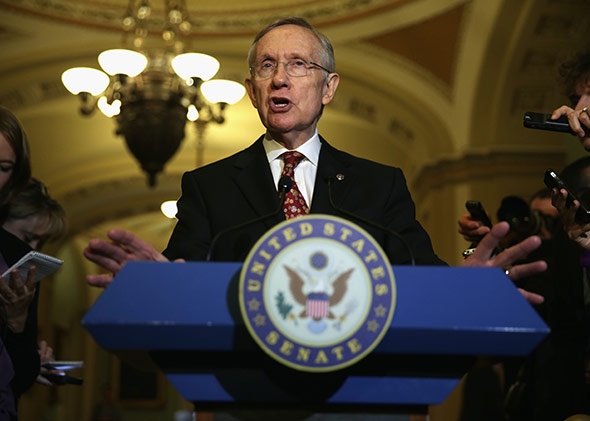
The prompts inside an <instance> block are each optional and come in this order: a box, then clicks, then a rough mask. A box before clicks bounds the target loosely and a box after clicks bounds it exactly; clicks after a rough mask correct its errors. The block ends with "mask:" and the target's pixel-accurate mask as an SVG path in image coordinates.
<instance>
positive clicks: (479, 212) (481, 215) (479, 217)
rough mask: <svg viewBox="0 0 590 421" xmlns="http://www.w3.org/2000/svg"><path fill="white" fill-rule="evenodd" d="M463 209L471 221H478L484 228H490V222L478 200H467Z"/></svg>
mask: <svg viewBox="0 0 590 421" xmlns="http://www.w3.org/2000/svg"><path fill="white" fill-rule="evenodd" d="M465 207H466V208H467V211H468V212H469V214H470V215H471V219H473V220H474V221H480V222H481V223H483V224H484V225H485V226H486V227H488V228H492V221H491V220H490V218H489V216H488V213H487V212H486V210H485V209H484V207H483V205H482V203H481V202H480V201H478V200H468V201H467V202H465Z"/></svg>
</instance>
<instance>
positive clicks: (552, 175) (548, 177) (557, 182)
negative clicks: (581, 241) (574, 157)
mask: <svg viewBox="0 0 590 421" xmlns="http://www.w3.org/2000/svg"><path fill="white" fill-rule="evenodd" d="M544 181H545V185H546V186H547V187H549V188H550V189H555V188H556V189H558V190H561V189H564V190H565V191H567V198H566V200H565V205H566V206H567V207H568V208H569V207H570V206H572V205H573V204H574V200H577V201H578V202H579V203H580V207H579V208H578V210H577V211H576V222H578V223H579V224H587V223H589V222H590V207H588V206H587V205H586V204H585V203H584V202H582V201H581V200H580V199H579V198H578V197H577V196H576V195H575V194H574V193H573V192H572V190H571V189H570V188H569V187H568V186H567V184H565V182H564V181H563V180H562V179H561V178H560V177H559V175H558V174H557V173H556V172H555V171H553V170H552V169H551V168H548V169H547V170H546V171H545V179H544Z"/></svg>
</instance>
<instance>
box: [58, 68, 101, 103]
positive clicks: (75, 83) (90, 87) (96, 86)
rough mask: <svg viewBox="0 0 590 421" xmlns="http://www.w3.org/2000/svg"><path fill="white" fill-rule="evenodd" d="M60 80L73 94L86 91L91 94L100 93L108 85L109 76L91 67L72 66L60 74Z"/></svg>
mask: <svg viewBox="0 0 590 421" xmlns="http://www.w3.org/2000/svg"><path fill="white" fill-rule="evenodd" d="M61 81H62V83H63V84H64V86H65V87H66V89H67V90H68V91H70V92H71V93H72V94H74V95H78V94H79V93H80V92H88V93H89V94H91V95H93V96H97V95H100V94H102V93H103V92H104V91H105V89H106V88H107V86H109V77H108V76H107V75H106V74H105V73H104V72H101V71H100V70H97V69H93V68H91V67H73V68H71V69H68V70H66V71H65V72H63V73H62V74H61Z"/></svg>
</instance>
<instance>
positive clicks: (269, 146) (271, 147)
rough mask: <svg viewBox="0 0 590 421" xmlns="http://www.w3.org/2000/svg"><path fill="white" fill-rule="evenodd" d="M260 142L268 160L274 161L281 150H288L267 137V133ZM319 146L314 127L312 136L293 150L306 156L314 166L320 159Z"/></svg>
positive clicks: (320, 144)
mask: <svg viewBox="0 0 590 421" xmlns="http://www.w3.org/2000/svg"><path fill="white" fill-rule="evenodd" d="M262 144H263V145H264V150H265V151H266V157H267V158H268V162H272V161H274V160H275V159H277V158H278V157H279V156H280V155H281V154H282V153H283V152H287V151H288V149H287V148H285V147H284V146H283V145H281V144H280V143H278V142H277V141H276V140H274V139H272V138H270V137H268V134H267V135H266V136H265V137H264V140H263V141H262ZM321 146H322V143H321V142H320V136H319V134H318V129H316V130H315V132H314V134H313V136H312V137H311V138H310V139H309V140H308V141H306V142H305V143H304V144H303V145H301V146H299V147H298V148H297V149H295V150H296V151H297V152H301V153H302V154H303V155H305V158H307V160H308V161H310V162H311V163H312V164H313V165H314V166H316V167H317V165H318V161H319V159H320V148H321Z"/></svg>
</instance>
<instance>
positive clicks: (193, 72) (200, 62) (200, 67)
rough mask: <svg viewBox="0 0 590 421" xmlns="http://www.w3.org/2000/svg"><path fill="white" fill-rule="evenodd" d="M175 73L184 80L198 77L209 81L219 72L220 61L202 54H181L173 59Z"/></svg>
mask: <svg viewBox="0 0 590 421" xmlns="http://www.w3.org/2000/svg"><path fill="white" fill-rule="evenodd" d="M171 64H172V68H173V69H174V72H176V74H177V75H178V76H180V77H181V78H182V79H189V78H191V77H198V78H201V79H202V80H209V79H211V78H212V77H213V76H215V73H217V71H218V70H219V61H218V60H217V59H216V58H215V57H211V56H210V55H207V54H202V53H184V54H179V55H177V56H176V57H174V58H173V59H172V63H171Z"/></svg>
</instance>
